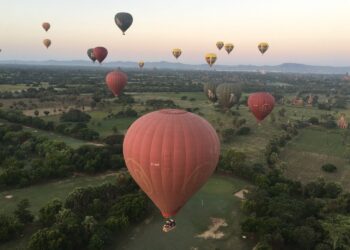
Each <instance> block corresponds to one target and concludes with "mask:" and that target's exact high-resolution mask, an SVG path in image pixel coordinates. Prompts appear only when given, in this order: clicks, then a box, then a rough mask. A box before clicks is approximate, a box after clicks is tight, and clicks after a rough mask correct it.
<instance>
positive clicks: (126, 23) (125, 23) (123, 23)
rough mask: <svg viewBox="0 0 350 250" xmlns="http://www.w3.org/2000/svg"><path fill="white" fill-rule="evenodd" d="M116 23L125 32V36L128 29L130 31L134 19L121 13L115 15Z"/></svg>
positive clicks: (127, 14)
mask: <svg viewBox="0 0 350 250" xmlns="http://www.w3.org/2000/svg"><path fill="white" fill-rule="evenodd" d="M114 21H115V23H116V25H117V26H118V27H119V29H121V31H122V32H123V35H125V31H127V29H129V27H130V26H131V24H132V21H133V18H132V15H130V14H129V13H126V12H119V13H117V14H116V15H115V17H114Z"/></svg>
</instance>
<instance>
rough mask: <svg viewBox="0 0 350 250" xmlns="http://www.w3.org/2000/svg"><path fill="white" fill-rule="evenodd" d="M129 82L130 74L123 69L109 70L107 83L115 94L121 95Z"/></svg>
mask: <svg viewBox="0 0 350 250" xmlns="http://www.w3.org/2000/svg"><path fill="white" fill-rule="evenodd" d="M127 82H128V76H127V75H126V74H125V73H123V72H121V71H112V72H109V73H108V74H107V76H106V84H107V86H108V88H109V89H110V90H111V91H112V93H113V95H114V96H119V95H120V93H121V92H122V90H123V89H124V87H125V86H126V84H127Z"/></svg>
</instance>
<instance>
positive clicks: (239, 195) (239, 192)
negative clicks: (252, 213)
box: [234, 189, 249, 200]
mask: <svg viewBox="0 0 350 250" xmlns="http://www.w3.org/2000/svg"><path fill="white" fill-rule="evenodd" d="M248 192H249V191H248V190H247V189H241V190H239V191H238V192H237V193H235V194H234V195H235V196H236V197H238V198H240V199H242V200H243V199H244V195H245V194H247V193H248Z"/></svg>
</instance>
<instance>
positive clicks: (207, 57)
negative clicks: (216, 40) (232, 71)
mask: <svg viewBox="0 0 350 250" xmlns="http://www.w3.org/2000/svg"><path fill="white" fill-rule="evenodd" d="M216 59H217V56H216V54H214V53H208V54H206V55H205V61H206V62H207V63H208V64H209V66H210V67H212V66H213V65H214V63H215V62H216Z"/></svg>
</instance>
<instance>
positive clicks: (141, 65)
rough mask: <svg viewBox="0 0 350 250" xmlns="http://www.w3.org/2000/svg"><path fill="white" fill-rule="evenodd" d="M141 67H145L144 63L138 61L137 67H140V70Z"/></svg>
mask: <svg viewBox="0 0 350 250" xmlns="http://www.w3.org/2000/svg"><path fill="white" fill-rule="evenodd" d="M143 66H145V63H144V62H143V61H140V62H139V67H140V69H142V68H143Z"/></svg>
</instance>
